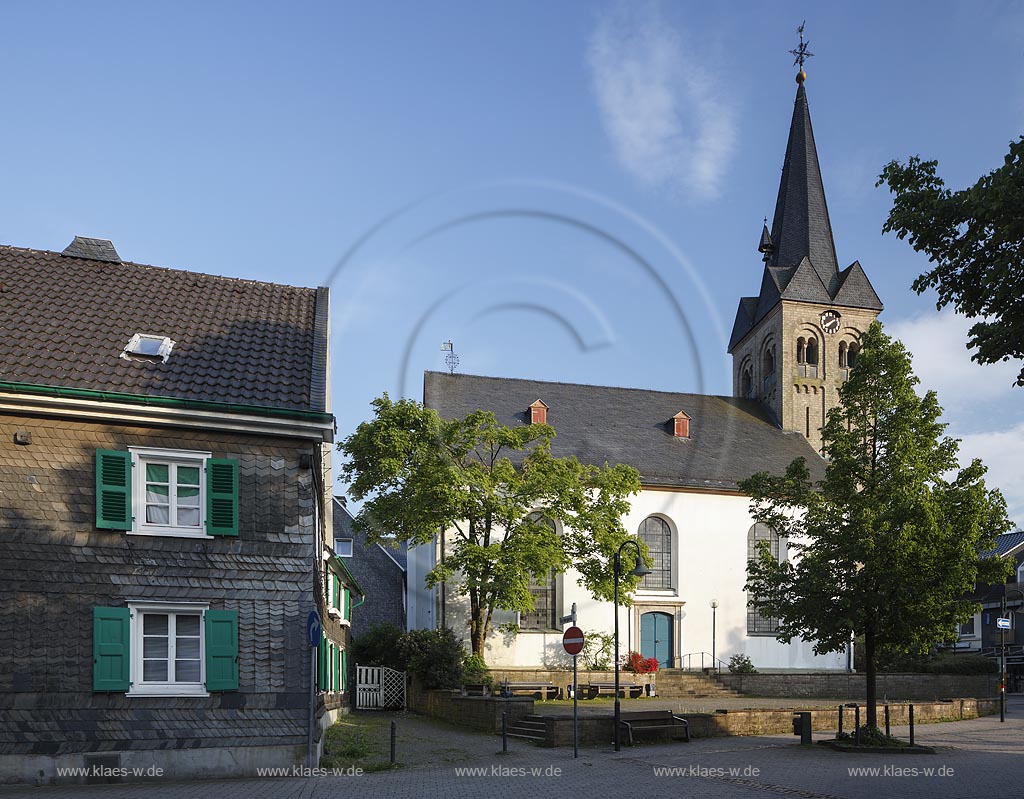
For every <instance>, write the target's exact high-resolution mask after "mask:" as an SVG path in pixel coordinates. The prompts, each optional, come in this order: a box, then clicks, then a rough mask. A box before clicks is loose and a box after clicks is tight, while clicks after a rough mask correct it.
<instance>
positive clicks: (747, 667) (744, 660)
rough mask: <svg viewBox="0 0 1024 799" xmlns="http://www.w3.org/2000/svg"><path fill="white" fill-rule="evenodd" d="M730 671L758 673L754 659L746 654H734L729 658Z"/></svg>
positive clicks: (735, 672) (734, 672)
mask: <svg viewBox="0 0 1024 799" xmlns="http://www.w3.org/2000/svg"><path fill="white" fill-rule="evenodd" d="M729 671H730V672H732V673H733V674H757V669H755V668H754V663H753V661H752V660H751V659H750V658H748V657H747V656H746V655H733V656H732V657H731V658H729Z"/></svg>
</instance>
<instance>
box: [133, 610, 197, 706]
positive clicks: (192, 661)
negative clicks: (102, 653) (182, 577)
mask: <svg viewBox="0 0 1024 799" xmlns="http://www.w3.org/2000/svg"><path fill="white" fill-rule="evenodd" d="M128 607H129V609H130V611H131V688H130V690H129V691H128V695H129V696H207V691H206V673H205V672H206V642H205V640H204V639H205V635H204V624H203V614H204V613H205V612H206V610H207V609H208V607H209V606H208V605H206V604H202V603H182V604H167V605H165V604H157V603H149V602H139V603H131V602H130V603H128Z"/></svg>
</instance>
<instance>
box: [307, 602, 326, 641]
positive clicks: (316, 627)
mask: <svg viewBox="0 0 1024 799" xmlns="http://www.w3.org/2000/svg"><path fill="white" fill-rule="evenodd" d="M322 629H323V628H322V627H321V626H320V614H319V613H317V612H316V611H315V610H311V611H309V616H308V617H307V618H306V638H307V639H308V640H309V645H310V646H317V645H318V644H319V643H320V631H321V630H322Z"/></svg>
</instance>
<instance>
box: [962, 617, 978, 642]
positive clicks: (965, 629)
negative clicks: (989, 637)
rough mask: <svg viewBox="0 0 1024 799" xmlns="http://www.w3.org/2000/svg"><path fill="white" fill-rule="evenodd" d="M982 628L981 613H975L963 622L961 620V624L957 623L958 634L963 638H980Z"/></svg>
mask: <svg viewBox="0 0 1024 799" xmlns="http://www.w3.org/2000/svg"><path fill="white" fill-rule="evenodd" d="M980 630H981V614H980V613H975V614H974V615H973V616H971V618H969V619H968V620H967V621H962V622H960V624H959V625H957V634H958V635H959V637H960V639H961V640H964V639H971V638H980V637H981V635H980Z"/></svg>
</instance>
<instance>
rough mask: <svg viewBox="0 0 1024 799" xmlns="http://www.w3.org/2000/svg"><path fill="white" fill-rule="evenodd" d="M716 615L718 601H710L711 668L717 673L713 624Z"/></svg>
mask: <svg viewBox="0 0 1024 799" xmlns="http://www.w3.org/2000/svg"><path fill="white" fill-rule="evenodd" d="M717 615H718V600H717V599H712V600H711V668H713V669H714V670H715V671H718V658H716V657H715V622H716V621H717V619H716V616H717Z"/></svg>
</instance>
